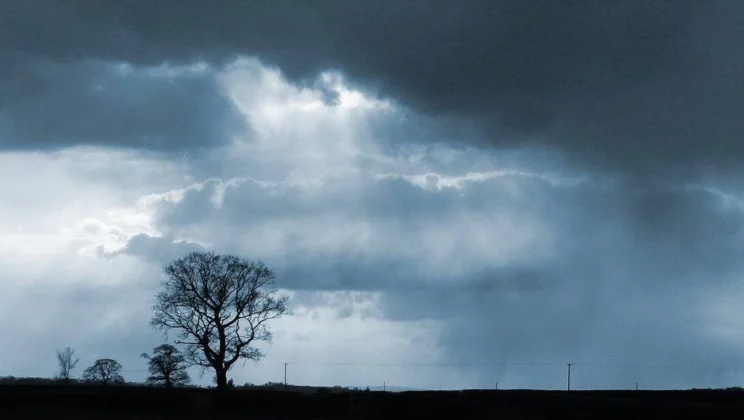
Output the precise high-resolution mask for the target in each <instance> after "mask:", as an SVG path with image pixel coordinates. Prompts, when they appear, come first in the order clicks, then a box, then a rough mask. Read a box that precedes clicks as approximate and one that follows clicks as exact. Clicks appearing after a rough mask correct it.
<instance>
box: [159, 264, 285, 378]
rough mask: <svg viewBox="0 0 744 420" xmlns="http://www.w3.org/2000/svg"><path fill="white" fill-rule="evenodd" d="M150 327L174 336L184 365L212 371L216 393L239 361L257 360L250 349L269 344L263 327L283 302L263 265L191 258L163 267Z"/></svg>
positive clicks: (282, 310) (256, 352) (281, 311)
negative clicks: (260, 344)
mask: <svg viewBox="0 0 744 420" xmlns="http://www.w3.org/2000/svg"><path fill="white" fill-rule="evenodd" d="M165 274H166V279H165V280H164V281H163V283H162V288H163V291H162V292H160V293H158V295H157V296H156V303H155V305H154V307H153V309H154V314H153V317H152V320H151V322H150V324H151V325H152V326H153V327H155V328H159V329H162V330H165V331H166V332H167V331H168V330H175V331H177V332H178V339H177V340H176V341H175V343H176V344H179V345H183V346H185V356H186V360H187V361H188V362H189V363H190V364H193V365H196V366H200V367H202V369H213V370H214V372H215V379H216V382H217V388H218V389H220V390H224V389H226V388H227V383H228V382H227V372H228V370H230V368H231V367H232V366H233V364H235V362H237V361H238V360H239V359H241V358H242V359H244V360H248V359H250V360H259V359H260V358H261V357H262V356H263V353H262V352H261V351H260V350H259V349H257V348H255V347H253V346H252V345H254V344H255V342H258V341H266V342H270V341H271V333H270V331H269V330H268V328H267V322H268V321H270V320H272V319H276V318H278V317H280V316H282V315H283V314H285V313H286V312H287V298H286V297H282V298H277V297H275V293H276V289H275V288H274V277H275V276H274V273H273V272H272V271H271V270H270V269H269V268H268V267H266V266H265V265H264V264H263V263H262V262H260V261H259V262H252V261H248V260H245V259H243V258H239V257H235V256H232V255H217V254H215V253H213V252H192V253H190V254H189V255H187V256H186V257H183V258H179V259H177V260H175V261H173V262H171V263H170V264H168V265H167V266H166V267H165Z"/></svg>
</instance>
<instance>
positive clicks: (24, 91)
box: [0, 60, 246, 153]
mask: <svg viewBox="0 0 744 420" xmlns="http://www.w3.org/2000/svg"><path fill="white" fill-rule="evenodd" d="M0 94H2V108H0V148H1V149H14V150H17V149H61V148H64V147H69V146H74V145H103V146H115V147H127V148H136V149H144V150H151V151H157V152H163V151H165V152H178V153H187V152H192V153H193V152H195V151H197V150H198V149H200V148H205V147H209V148H215V147H219V146H221V145H224V144H225V143H226V142H228V141H229V140H231V136H233V135H238V134H241V133H245V130H246V125H245V121H244V120H243V118H242V117H241V116H240V115H239V114H238V113H237V111H236V109H235V107H234V105H233V104H232V102H230V101H229V99H228V98H226V97H225V96H223V95H222V92H221V90H220V87H219V85H218V84H217V81H216V80H215V78H214V71H213V70H212V69H210V68H190V67H182V68H168V67H160V68H158V67H151V68H139V67H132V66H131V65H129V64H127V63H111V62H104V61H97V60H84V61H74V62H64V63H62V62H55V61H48V60H31V61H19V62H16V63H14V64H13V65H12V68H10V72H9V73H5V75H4V76H3V77H2V78H0Z"/></svg>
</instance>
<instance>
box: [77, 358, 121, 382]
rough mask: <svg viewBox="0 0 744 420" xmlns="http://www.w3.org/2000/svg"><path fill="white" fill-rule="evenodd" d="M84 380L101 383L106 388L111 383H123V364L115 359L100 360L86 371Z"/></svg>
mask: <svg viewBox="0 0 744 420" xmlns="http://www.w3.org/2000/svg"><path fill="white" fill-rule="evenodd" d="M83 378H84V379H86V380H88V381H93V382H100V383H101V385H103V386H106V385H108V384H109V383H122V382H124V378H123V377H122V376H121V364H119V362H117V361H116V360H113V359H98V360H96V362H95V363H94V364H93V366H91V367H89V368H87V369H85V371H84V372H83Z"/></svg>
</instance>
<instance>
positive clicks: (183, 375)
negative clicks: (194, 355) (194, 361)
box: [142, 344, 191, 388]
mask: <svg viewBox="0 0 744 420" xmlns="http://www.w3.org/2000/svg"><path fill="white" fill-rule="evenodd" d="M142 357H144V358H145V359H147V361H148V371H149V372H150V376H148V377H147V383H149V384H163V385H164V386H165V387H166V388H173V385H185V384H187V383H189V382H191V378H190V377H189V374H188V372H186V367H187V366H186V358H185V357H184V356H183V354H181V352H180V351H179V350H178V349H177V348H175V347H173V346H171V345H170V344H162V345H160V346H157V347H155V348H154V349H153V351H152V356H150V355H148V354H147V353H142Z"/></svg>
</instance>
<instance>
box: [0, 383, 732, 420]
mask: <svg viewBox="0 0 744 420" xmlns="http://www.w3.org/2000/svg"><path fill="white" fill-rule="evenodd" d="M0 407H2V409H1V410H2V411H0V418H3V419H8V420H10V419H27V418H45V419H54V420H59V419H217V418H223V419H230V420H238V419H383V418H384V419H390V418H393V419H435V418H436V419H438V418H447V419H480V418H482V419H486V418H491V419H493V418H505V419H550V418H572V419H576V418H596V419H607V418H610V419H638V418H653V419H659V418H668V419H679V418H700V419H703V418H706V419H710V418H744V392H742V391H739V390H693V391H571V392H565V391H529V390H516V391H490V390H489V391H476V390H473V391H463V392H459V391H440V392H433V391H432V392H403V393H383V392H341V393H322V392H318V393H309V394H308V393H301V392H291V391H268V390H230V391H228V392H226V393H224V394H223V395H220V394H218V393H217V391H215V390H208V389H173V390H165V389H157V388H138V387H109V388H107V389H102V388H100V387H91V386H69V387H64V386H50V385H0Z"/></svg>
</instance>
